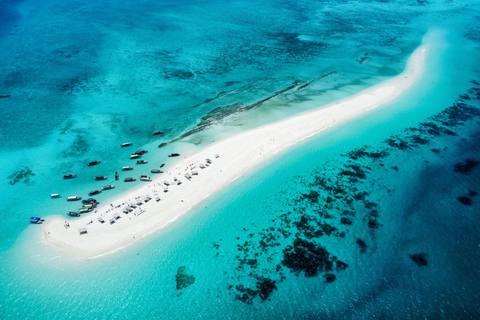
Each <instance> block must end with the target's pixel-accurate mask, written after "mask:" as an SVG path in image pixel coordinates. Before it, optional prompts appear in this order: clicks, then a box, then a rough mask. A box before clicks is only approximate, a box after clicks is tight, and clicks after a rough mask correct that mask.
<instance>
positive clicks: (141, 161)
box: [137, 160, 148, 164]
mask: <svg viewBox="0 0 480 320" xmlns="http://www.w3.org/2000/svg"><path fill="white" fill-rule="evenodd" d="M147 162H148V161H147V160H137V164H144V163H147Z"/></svg>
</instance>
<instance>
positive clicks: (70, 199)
mask: <svg viewBox="0 0 480 320" xmlns="http://www.w3.org/2000/svg"><path fill="white" fill-rule="evenodd" d="M80 199H82V197H75V196H72V197H67V201H77V200H80Z"/></svg>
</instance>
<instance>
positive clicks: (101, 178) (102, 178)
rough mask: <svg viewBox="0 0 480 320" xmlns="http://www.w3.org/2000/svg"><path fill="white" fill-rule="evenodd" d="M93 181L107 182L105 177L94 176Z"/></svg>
mask: <svg viewBox="0 0 480 320" xmlns="http://www.w3.org/2000/svg"><path fill="white" fill-rule="evenodd" d="M94 179H95V180H107V177H105V176H96V177H95V178H94Z"/></svg>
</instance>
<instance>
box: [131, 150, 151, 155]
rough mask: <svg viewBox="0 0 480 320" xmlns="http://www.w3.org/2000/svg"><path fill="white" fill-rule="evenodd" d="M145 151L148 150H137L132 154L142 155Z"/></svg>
mask: <svg viewBox="0 0 480 320" xmlns="http://www.w3.org/2000/svg"><path fill="white" fill-rule="evenodd" d="M147 152H148V150H138V151H135V152H134V153H133V154H138V155H143V154H145V153H147Z"/></svg>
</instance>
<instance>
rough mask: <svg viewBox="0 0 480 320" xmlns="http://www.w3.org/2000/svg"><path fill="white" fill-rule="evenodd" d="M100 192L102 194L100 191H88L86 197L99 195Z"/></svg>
mask: <svg viewBox="0 0 480 320" xmlns="http://www.w3.org/2000/svg"><path fill="white" fill-rule="evenodd" d="M100 192H102V190H93V191H90V192H89V193H88V195H89V196H93V195H95V194H99V193H100Z"/></svg>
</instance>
